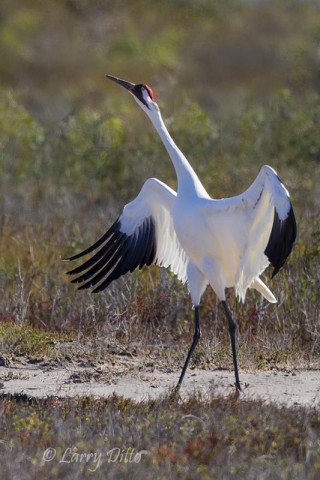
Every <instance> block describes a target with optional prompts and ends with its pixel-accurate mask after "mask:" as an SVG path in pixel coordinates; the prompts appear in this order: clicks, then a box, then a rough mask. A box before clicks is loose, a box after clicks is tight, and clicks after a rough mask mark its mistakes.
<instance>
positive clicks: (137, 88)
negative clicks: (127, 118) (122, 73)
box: [106, 75, 158, 113]
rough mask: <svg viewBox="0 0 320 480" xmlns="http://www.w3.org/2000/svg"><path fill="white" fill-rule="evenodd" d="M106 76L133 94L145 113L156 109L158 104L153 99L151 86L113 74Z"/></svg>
mask: <svg viewBox="0 0 320 480" xmlns="http://www.w3.org/2000/svg"><path fill="white" fill-rule="evenodd" d="M106 77H107V78H109V79H110V80H112V81H113V82H116V83H118V84H119V85H121V86H122V87H124V88H125V89H126V90H128V91H129V92H130V93H131V94H132V95H133V97H134V99H135V100H136V102H137V103H138V104H139V105H140V107H141V108H142V109H143V110H145V111H146V112H147V113H150V111H152V110H158V105H157V104H156V103H155V101H154V94H153V91H152V88H150V87H149V86H148V85H144V84H142V83H138V84H135V83H131V82H128V81H127V80H122V79H121V78H118V77H114V76H113V75H106Z"/></svg>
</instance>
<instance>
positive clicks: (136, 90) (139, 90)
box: [131, 83, 152, 108]
mask: <svg viewBox="0 0 320 480" xmlns="http://www.w3.org/2000/svg"><path fill="white" fill-rule="evenodd" d="M145 90H146V91H147V92H148V94H149V96H150V98H152V96H151V95H150V91H149V90H150V87H146V85H143V84H142V83H139V84H138V85H135V86H134V87H133V88H132V89H131V93H133V95H134V96H135V97H137V99H138V100H139V101H140V102H141V103H143V104H144V105H145V106H146V107H147V108H150V107H149V105H148V104H147V102H146V101H145V99H144V98H143V92H144V91H145Z"/></svg>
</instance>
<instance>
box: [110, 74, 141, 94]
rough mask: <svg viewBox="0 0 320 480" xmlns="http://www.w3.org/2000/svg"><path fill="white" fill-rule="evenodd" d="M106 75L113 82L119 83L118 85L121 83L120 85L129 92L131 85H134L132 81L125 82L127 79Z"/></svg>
mask: <svg viewBox="0 0 320 480" xmlns="http://www.w3.org/2000/svg"><path fill="white" fill-rule="evenodd" d="M106 77H107V78H109V80H112V81H113V82H116V83H119V85H122V87H124V88H126V89H127V90H129V92H130V91H131V90H132V89H133V87H135V84H134V83H131V82H127V80H122V79H121V78H118V77H114V76H113V75H106Z"/></svg>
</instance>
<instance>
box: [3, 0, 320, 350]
mask: <svg viewBox="0 0 320 480" xmlns="http://www.w3.org/2000/svg"><path fill="white" fill-rule="evenodd" d="M0 58H1V62H0V78H1V84H0V172H1V175H0V194H1V202H0V234H1V236H0V291H1V300H0V320H1V318H3V319H6V318H7V317H8V316H9V317H10V318H13V319H14V321H16V322H18V323H22V322H24V321H28V322H29V323H31V324H32V325H35V326H39V327H41V328H45V329H69V328H71V329H72V328H73V327H74V326H76V328H80V326H83V325H87V326H88V325H90V324H91V325H92V323H93V322H98V323H99V322H105V321H106V320H108V321H109V322H111V323H112V322H114V313H115V312H118V313H119V312H120V313H121V314H123V317H121V318H122V319H123V318H127V320H126V322H127V323H126V324H125V326H126V328H127V326H128V324H130V319H132V318H133V317H137V318H139V319H140V320H141V318H144V317H148V315H149V317H148V319H149V320H148V321H150V322H153V325H154V324H155V325H156V326H155V328H158V326H159V324H158V323H156V320H159V321H160V320H161V321H163V322H164V323H163V324H165V321H166V319H167V320H168V325H169V326H170V325H173V324H174V322H179V321H181V322H182V323H181V325H182V327H181V328H182V331H184V330H183V329H184V327H183V325H184V323H183V320H181V319H185V318H186V317H187V316H188V313H187V312H188V308H189V306H190V305H189V304H186V303H185V301H184V300H183V299H185V298H186V295H187V294H186V291H185V290H184V289H183V288H182V287H180V286H179V285H178V284H177V283H176V282H175V281H174V279H171V277H170V276H168V275H167V276H163V275H162V274H160V277H159V274H158V273H155V272H153V270H152V269H151V273H143V274H140V276H139V275H138V276H135V275H133V276H131V277H130V278H128V279H125V280H120V281H119V282H118V284H116V286H112V287H111V288H110V289H109V291H108V292H106V293H105V294H102V295H101V296H95V297H92V296H91V295H90V293H81V294H79V293H77V292H75V288H74V286H72V285H69V284H68V279H66V278H64V274H63V271H64V269H65V267H64V265H63V264H62V262H61V258H63V257H64V256H67V255H71V254H73V253H75V252H76V251H78V250H79V249H80V248H82V247H84V246H86V245H88V244H89V242H91V241H93V240H95V239H96V238H97V236H99V235H100V234H102V233H103V232H104V230H105V228H106V227H107V226H108V225H109V224H110V223H111V222H112V221H113V219H114V217H115V216H116V215H117V214H118V213H119V211H120V209H121V208H122V206H123V203H124V202H127V201H129V200H130V199H132V198H133V197H134V196H136V194H137V193H138V191H139V190H140V188H141V186H142V184H143V182H144V181H145V180H146V179H147V178H148V177H150V176H157V177H158V178H160V179H162V180H164V181H166V182H167V183H169V184H170V185H171V186H172V187H175V175H174V171H173V168H172V166H171V163H170V160H169V159H168V158H167V154H166V152H165V150H164V148H163V146H162V145H161V142H160V141H159V139H158V138H157V135H156V134H155V132H154V131H153V128H152V126H151V125H150V122H149V121H148V119H147V118H146V117H145V115H144V114H143V113H142V112H141V111H140V110H139V109H138V107H137V105H136V104H135V102H134V101H133V100H132V98H131V97H130V96H128V95H126V94H125V92H124V91H122V90H121V89H120V88H117V86H116V85H113V84H112V83H111V82H109V81H107V80H106V79H105V77H104V75H105V74H106V73H109V74H113V75H116V76H119V77H123V78H125V79H127V80H129V81H132V82H136V83H140V82H141V83H147V84H149V85H150V86H151V87H152V88H153V90H154V93H155V97H156V101H157V102H158V104H159V106H160V108H161V110H162V113H163V117H164V120H165V122H166V124H167V125H168V127H169V130H170V132H171V133H172V135H173V137H174V139H175V140H176V142H177V143H178V145H179V146H180V147H181V149H182V150H183V151H184V152H185V153H186V155H187V157H188V158H189V160H190V162H191V163H192V165H193V166H194V167H195V170H196V171H197V173H198V174H199V176H200V178H201V179H202V181H203V183H204V185H205V187H206V188H207V190H208V191H209V192H210V193H211V195H212V196H213V197H217V198H218V197H220V196H232V195H235V194H238V193H240V192H241V191H242V190H244V189H245V188H247V187H248V185H249V184H250V183H251V182H252V181H253V180H254V178H255V177H256V175H257V174H258V171H259V169H260V167H261V165H263V164H265V163H267V164H270V165H272V166H273V167H274V168H276V170H277V171H278V173H279V175H280V177H281V178H282V180H283V181H284V183H285V185H286V186H287V188H288V189H289V190H290V192H291V194H292V197H293V202H294V208H295V211H296V216H297V222H298V227H299V240H298V243H297V246H296V248H295V251H294V254H293V255H292V258H291V260H290V262H289V265H288V266H287V267H286V270H285V272H283V273H282V274H279V276H278V277H279V279H277V278H276V279H275V280H274V281H273V282H272V284H271V285H270V286H271V288H272V290H274V292H275V295H276V297H278V298H279V300H280V305H281V307H282V310H281V316H282V318H283V317H284V318H285V319H286V321H287V325H286V327H285V326H284V323H282V321H279V318H278V310H277V309H273V310H269V311H268V312H270V315H269V317H270V323H269V324H266V326H264V327H263V332H264V333H265V329H267V328H270V330H272V331H274V330H276V329H277V328H278V333H279V335H281V338H282V341H287V343H288V345H289V346H290V345H291V346H292V345H296V343H295V342H298V343H297V344H300V343H299V342H303V343H304V345H308V349H309V352H310V351H312V352H315V351H316V350H317V348H319V340H318V337H319V315H320V314H319V283H320V271H319V251H320V223H319V199H320V195H319V179H320V175H319V173H320V135H319V126H320V98H319V89H320V5H319V2H316V1H299V0H282V1H276V0H274V1H249V0H247V1H244V0H243V1H241V0H224V1H223V2H222V1H218V0H197V1H196V0H177V1H174V2H173V1H169V0H159V1H158V2H148V1H147V0H119V1H113V2H112V1H102V0H100V1H98V0H92V1H89V0H51V1H43V0H24V1H19V0H2V2H1V4H0ZM157 275H158V276H157ZM151 277H152V278H153V279H155V281H156V282H160V283H159V285H160V286H159V285H158V284H157V285H158V288H157V291H156V293H152V292H151V288H150V289H149V290H150V291H149V290H147V293H146V284H149V282H150V278H151ZM121 282H122V283H121ZM139 282H140V283H139ZM172 285H174V288H173V286H172ZM119 290H120V293H119ZM173 291H174V292H175V293H176V297H175V298H174V300H170V301H169V300H168V299H169V298H171V297H172V295H171V294H172V292H173ZM121 292H122V293H121ZM139 292H140V296H139ZM250 295H251V294H250ZM141 298H143V302H141ZM176 298H178V300H177V299H176ZM250 298H251V300H250ZM250 298H249V300H248V303H247V306H246V309H245V310H244V313H243V317H242V316H241V315H242V314H241V313H240V310H239V311H238V312H237V313H238V316H239V322H240V329H241V328H242V331H243V332H246V331H247V329H248V328H249V327H248V325H247V324H246V323H245V320H244V318H245V316H248V312H251V313H252V312H253V313H252V315H251V317H252V318H254V319H256V318H260V317H261V315H262V316H263V315H264V312H265V306H263V305H262V302H261V299H260V297H256V296H253V297H252V295H251V297H250ZM159 299H160V300H159ZM179 299H180V300H181V299H182V300H183V302H181V301H180V302H179ZM157 302H158V303H157ZM168 302H169V303H168ZM170 302H171V303H170ZM205 302H206V304H207V305H209V306H208V307H207V309H206V310H205V311H204V316H205V318H207V319H208V321H209V322H210V321H211V320H212V315H214V314H213V313H210V312H211V311H212V306H214V305H215V299H214V297H213V298H212V296H210V295H209V294H208V295H207V297H206V299H205ZM232 302H233V308H234V309H236V310H237V309H238V307H237V304H236V303H235V302H234V300H232ZM128 304H130V305H131V307H130V308H131V310H130V309H129V310H127V307H128ZM88 305H89V307H90V308H89V307H88ZM132 305H133V306H132ZM169 307H170V308H169ZM241 311H242V310H241ZM279 311H280V310H279ZM132 312H134V314H133V313H132ZM272 312H273V313H272ZM1 315H2V317H1ZM251 317H250V318H251ZM256 321H257V322H258V320H256ZM259 325H260V324H259ZM268 325H269V326H268ZM118 327H119V324H117V325H116V329H118ZM119 328H120V327H119ZM126 328H124V331H125V332H126V331H127V330H126ZM161 328H162V327H161ZM189 328H190V327H189V326H188V327H186V329H187V330H189ZM250 328H251V327H250ZM259 328H260V327H259ZM151 330H152V329H151ZM218 333H219V332H217V331H215V334H218ZM285 333H287V334H288V336H289V337H290V338H291V340H290V341H289V340H283V339H284V338H287V337H286V336H285ZM226 338H227V337H226Z"/></svg>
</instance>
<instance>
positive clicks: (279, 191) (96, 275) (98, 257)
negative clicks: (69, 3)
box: [68, 76, 296, 390]
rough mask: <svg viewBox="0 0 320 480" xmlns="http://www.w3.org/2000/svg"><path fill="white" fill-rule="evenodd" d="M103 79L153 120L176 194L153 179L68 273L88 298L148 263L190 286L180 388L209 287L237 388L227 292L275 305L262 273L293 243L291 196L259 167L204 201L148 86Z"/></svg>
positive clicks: (282, 257)
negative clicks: (219, 308)
mask: <svg viewBox="0 0 320 480" xmlns="http://www.w3.org/2000/svg"><path fill="white" fill-rule="evenodd" d="M108 78H110V79H111V80H113V81H115V82H117V83H119V84H120V85H122V86H123V87H125V88H126V89H127V90H128V91H129V92H130V93H131V94H132V95H133V96H134V98H135V100H136V101H137V103H138V105H139V106H140V107H141V108H142V109H143V110H144V111H145V113H146V114H147V115H148V117H149V118H150V120H151V121H152V123H153V125H154V127H155V129H156V130H157V132H158V134H159V135H160V137H161V139H162V141H163V144H164V146H165V147H166V149H167V151H168V153H169V155H170V158H171V160H172V163H173V166H174V168H175V170H176V174H177V181H178V188H177V192H175V191H174V190H172V189H171V188H170V187H168V186H167V185H165V184H164V183H163V182H161V181H160V180H157V179H156V178H150V179H148V180H147V181H146V182H145V183H144V185H143V187H142V189H141V191H140V192H139V194H138V196H137V197H136V198H135V199H134V200H133V201H132V202H130V203H128V204H127V205H125V207H124V208H123V211H122V213H121V215H120V216H119V218H118V220H117V221H116V222H115V223H114V225H113V226H112V227H111V228H110V229H109V230H108V231H107V232H106V233H105V234H104V235H103V236H102V237H101V239H100V240H98V241H97V242H96V243H95V244H94V245H92V246H91V247H89V248H88V249H86V250H85V251H84V252H81V253H79V254H77V255H75V256H73V257H71V258H69V259H68V260H74V259H76V258H79V257H82V256H83V255H86V254H88V253H90V252H92V251H94V250H97V248H98V247H100V246H101V248H100V249H99V250H98V251H97V253H95V254H94V255H93V257H91V258H90V259H89V260H87V261H86V262H84V263H83V264H82V265H80V266H79V267H77V268H75V269H73V270H71V271H70V272H68V273H69V274H81V275H80V276H78V277H77V278H75V279H74V280H73V282H76V283H78V282H84V283H83V285H82V286H81V287H80V289H82V288H88V287H91V286H95V289H94V290H93V291H94V292H98V291H101V290H103V289H104V288H106V287H107V286H108V285H109V284H110V283H111V282H112V281H113V280H115V279H116V278H118V277H120V276H121V275H123V274H125V273H127V272H129V271H133V270H134V269H135V268H137V267H140V268H141V267H142V266H143V265H150V264H151V263H155V264H156V265H159V266H163V267H169V268H170V269H171V271H172V272H174V273H175V274H176V275H177V277H178V278H179V279H180V280H181V281H182V282H185V281H186V280H187V281H188V287H189V291H190V295H191V298H192V302H193V305H194V307H195V335H194V339H193V343H192V345H191V348H190V350H189V353H188V356H187V359H186V362H185V365H184V368H183V370H182V373H181V376H180V379H179V382H178V386H180V384H181V382H182V380H183V377H184V374H185V371H186V368H187V365H188V362H189V359H190V357H191V355H192V352H193V350H194V348H195V346H196V344H197V342H198V340H199V338H200V319H199V304H200V300H201V296H202V294H203V292H204V290H205V288H206V286H207V285H208V284H210V285H211V287H212V288H213V290H214V291H215V293H216V294H217V296H218V298H219V300H220V301H221V302H222V305H223V307H224V309H225V313H226V316H227V319H228V322H229V331H230V338H231V345H232V353H233V361H234V369H235V377H236V388H237V390H240V389H241V388H240V382H239V375H238V367H237V357H236V347H235V328H236V324H235V322H234V321H233V319H232V316H231V312H230V310H229V309H228V307H227V304H226V297H225V291H226V288H230V287H233V288H235V291H236V294H237V295H238V297H239V298H240V299H241V300H242V301H244V299H245V295H246V292H247V289H248V288H254V289H256V290H258V291H259V292H260V293H261V294H262V295H263V296H264V297H265V298H266V299H267V300H268V301H269V302H272V303H275V302H276V299H275V297H274V295H273V294H272V292H271V291H270V290H269V288H268V287H267V286H266V285H265V284H264V283H263V282H262V280H261V279H260V275H261V273H262V272H263V271H264V270H265V269H266V267H267V266H268V265H269V264H270V263H271V264H272V265H273V266H274V272H273V276H274V275H275V274H276V273H277V272H278V271H279V269H280V268H281V267H282V265H283V264H284V263H285V261H286V259H287V257H288V255H289V254H290V252H291V249H292V246H293V244H294V241H295V238H296V223H295V217H294V213H293V209H292V205H291V202H290V198H289V193H288V191H287V190H286V188H285V187H284V185H283V184H282V183H281V181H280V179H279V177H278V176H277V174H276V172H275V171H274V170H273V168H271V167H269V166H267V165H265V166H263V167H262V168H261V170H260V172H259V174H258V176H257V178H256V179H255V180H254V182H253V183H252V184H251V186H250V187H249V188H248V189H247V190H246V191H245V192H244V193H242V194H240V195H237V196H235V197H231V198H225V199H218V200H216V199H212V198H210V196H209V195H208V193H207V192H206V190H205V189H204V187H203V185H202V184H201V182H200V180H199V178H198V177H197V175H196V173H195V172H194V170H193V168H192V167H191V165H190V163H189V162H188V161H187V159H186V158H185V156H184V155H183V153H182V152H181V151H180V150H179V148H178V147H177V146H176V144H175V143H174V141H173V140H172V138H171V136H170V134H169V133H168V131H167V129H166V126H165V124H164V122H163V120H162V117H161V113H160V110H159V108H158V106H157V104H156V103H155V101H154V97H153V92H152V90H151V89H150V87H148V86H146V85H142V84H139V85H135V84H132V83H130V82H127V81H125V80H121V79H118V78H116V77H112V76H108ZM97 284H98V285H97ZM96 285H97V286H96Z"/></svg>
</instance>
